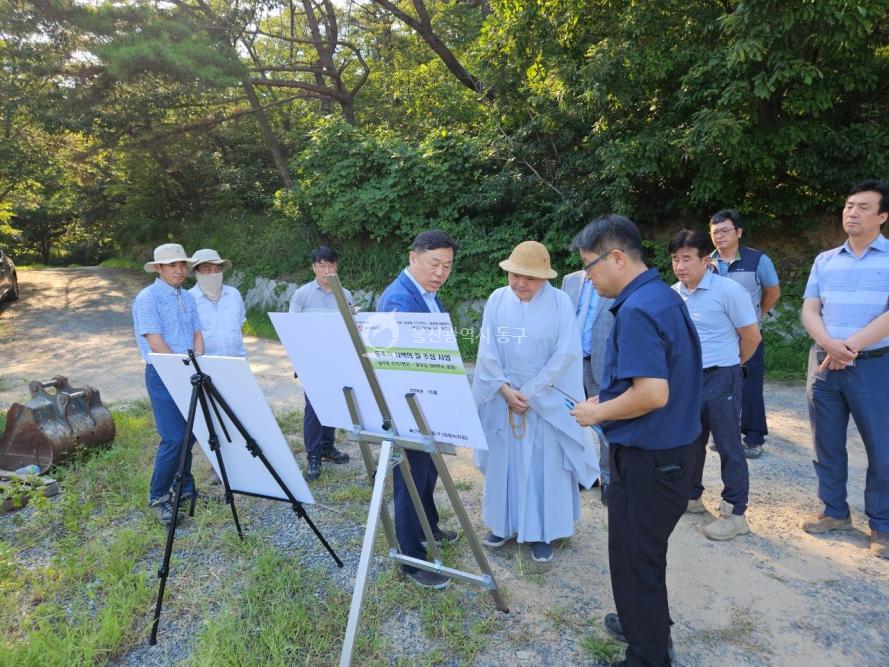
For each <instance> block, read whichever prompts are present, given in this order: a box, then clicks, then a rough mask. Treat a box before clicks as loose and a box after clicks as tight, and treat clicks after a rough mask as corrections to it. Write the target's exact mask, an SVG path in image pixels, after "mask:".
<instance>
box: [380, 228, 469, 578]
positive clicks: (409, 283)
mask: <svg viewBox="0 0 889 667" xmlns="http://www.w3.org/2000/svg"><path fill="white" fill-rule="evenodd" d="M456 253H457V242H456V241H454V239H452V238H451V237H450V236H449V235H448V234H446V233H445V232H442V231H440V230H435V229H434V230H430V231H427V232H421V233H420V234H418V235H417V237H416V238H415V239H414V242H413V244H412V245H411V251H410V253H409V255H408V266H407V268H406V269H404V271H402V272H401V273H400V274H399V275H398V277H397V278H396V279H395V280H393V281H392V283H391V284H390V285H389V286H388V287H387V288H386V289H385V291H384V292H383V294H382V295H381V296H380V300H379V302H378V303H377V312H400V313H444V312H445V309H444V306H443V305H442V303H441V299H440V298H439V297H438V290H439V289H441V287H442V286H443V285H444V284H445V282H447V279H448V276H449V275H450V274H451V268H452V267H453V265H454V257H455V255H456ZM404 455H405V456H407V459H408V461H409V462H410V466H411V477H413V480H414V483H415V484H416V486H417V491H418V492H419V494H420V499H421V500H422V502H423V507H424V509H425V510H426V518H427V519H428V520H429V525H430V527H431V528H432V534H433V536H434V537H435V539H436V541H438V542H453V541H454V540H455V539H457V533H455V532H453V531H448V530H442V529H441V528H439V526H438V510H437V509H436V508H435V499H434V497H433V494H434V492H435V483H436V482H437V481H438V472H437V471H436V470H435V465H434V464H433V463H432V457H431V456H429V454H426V453H424V452H417V451H412V450H405V451H404ZM392 486H393V490H394V495H395V534H396V536H397V537H398V544H399V546H400V547H401V552H402V553H403V554H404V555H405V556H411V557H413V558H421V559H424V560H425V559H426V546H425V540H424V537H423V530H422V528H421V527H420V520H419V519H418V518H417V513H416V511H415V510H414V506H413V503H412V502H411V497H410V494H409V493H408V490H407V486H406V485H405V482H404V476H403V475H402V472H401V466H396V467H395V472H394V474H393V483H392ZM402 567H403V569H404V572H405V574H407V576H409V577H410V578H411V579H412V580H413V581H414V582H415V583H416V584H417V585H419V586H423V587H425V588H434V589H442V588H447V585H448V584H449V583H450V580H449V579H448V578H447V577H443V576H441V575H440V574H436V573H434V572H427V571H425V570H418V569H416V568H413V567H410V566H407V565H403V566H402Z"/></svg>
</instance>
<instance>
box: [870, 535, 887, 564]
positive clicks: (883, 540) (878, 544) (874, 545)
mask: <svg viewBox="0 0 889 667" xmlns="http://www.w3.org/2000/svg"><path fill="white" fill-rule="evenodd" d="M870 552H871V553H872V554H873V555H874V556H876V557H877V558H889V533H887V532H881V531H879V530H872V531H870Z"/></svg>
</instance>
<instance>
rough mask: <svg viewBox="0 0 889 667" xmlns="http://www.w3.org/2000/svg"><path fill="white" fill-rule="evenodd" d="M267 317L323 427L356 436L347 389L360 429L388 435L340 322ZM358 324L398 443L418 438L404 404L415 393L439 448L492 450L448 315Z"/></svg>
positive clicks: (378, 318)
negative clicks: (407, 437)
mask: <svg viewBox="0 0 889 667" xmlns="http://www.w3.org/2000/svg"><path fill="white" fill-rule="evenodd" d="M269 317H270V318H271V320H272V324H274V326H275V329H276V330H277V332H278V337H279V338H280V339H281V342H282V343H283V344H284V348H285V349H286V350H287V354H288V355H289V356H290V360H291V362H292V363H293V368H294V369H295V370H296V372H297V374H298V375H299V378H300V380H301V381H302V383H303V388H304V389H305V391H306V394H307V395H308V397H309V399H310V400H311V402H312V407H313V408H314V409H315V412H316V413H317V415H318V418H319V420H320V421H321V423H322V424H324V425H325V426H335V427H339V428H346V429H351V428H352V419H351V417H350V416H349V410H348V407H347V405H346V402H345V399H344V396H343V387H352V389H353V390H354V391H355V396H356V398H357V403H358V409H359V412H360V413H361V419H362V422H363V424H362V426H363V427H364V428H365V429H367V430H369V431H375V432H379V433H383V430H382V422H383V419H382V415H381V414H380V411H379V408H378V407H377V404H376V401H375V400H374V397H373V394H372V393H371V390H370V385H369V384H368V382H367V378H366V377H365V374H364V370H363V369H362V366H361V362H360V360H359V358H358V355H357V354H356V353H355V348H354V346H353V344H352V339H351V338H350V337H349V332H348V330H347V329H346V324H345V323H344V322H343V320H342V317H341V316H340V314H339V313H338V312H331V313H269ZM355 321H356V324H357V325H358V329H359V332H360V334H361V336H362V339H363V341H364V344H365V346H366V347H367V350H368V358H369V359H370V361H371V363H372V365H373V366H374V369H375V370H376V375H377V378H378V379H379V382H380V387H381V389H382V391H383V395H384V396H385V398H386V404H387V405H388V406H389V410H390V411H391V413H392V419H393V421H394V423H395V427H396V428H397V430H398V432H399V433H400V434H401V435H418V434H419V429H418V428H417V424H416V422H415V421H414V418H413V415H412V414H411V411H410V408H409V407H408V404H407V402H406V401H405V394H408V393H413V394H415V395H416V396H417V401H418V402H419V404H420V407H421V408H422V411H423V414H424V416H425V417H426V420H427V421H428V423H429V427H430V429H431V430H432V432H433V433H434V435H435V438H436V440H439V441H440V442H445V443H449V444H453V445H457V446H459V447H469V448H472V449H487V448H488V446H487V443H486V442H485V435H484V431H483V430H482V426H481V423H480V422H479V418H478V412H477V411H476V408H475V402H474V401H473V400H472V392H471V391H470V388H469V382H468V380H467V377H466V370H465V368H464V367H463V360H462V358H461V357H460V352H459V350H458V348H457V339H456V337H455V335H454V329H453V327H452V326H451V321H450V317H449V316H448V315H447V314H445V313H358V314H357V315H356V316H355Z"/></svg>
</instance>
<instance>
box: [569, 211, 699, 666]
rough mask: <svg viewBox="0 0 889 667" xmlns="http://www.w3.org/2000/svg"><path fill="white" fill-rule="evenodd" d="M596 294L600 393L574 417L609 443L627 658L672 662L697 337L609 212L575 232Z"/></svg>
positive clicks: (617, 629) (608, 621) (617, 623)
mask: <svg viewBox="0 0 889 667" xmlns="http://www.w3.org/2000/svg"><path fill="white" fill-rule="evenodd" d="M576 243H577V246H578V248H579V249H580V256H581V257H582V258H583V260H584V262H585V266H584V270H585V271H586V273H587V277H588V278H590V279H591V280H592V281H593V284H594V285H595V286H596V291H597V292H598V293H599V295H600V296H603V297H608V298H612V299H614V304H613V305H612V306H611V312H612V313H613V314H614V327H613V328H612V330H611V335H610V336H609V338H608V346H607V351H606V353H605V368H604V372H603V375H602V390H601V391H600V392H599V396H598V397H593V398H590V399H588V400H587V401H586V402H584V403H579V404H577V406H576V407H575V408H574V409H573V410H571V414H572V415H573V416H574V417H575V419H577V422H578V423H579V424H580V425H581V426H591V425H593V424H601V425H602V428H603V430H604V431H605V435H606V437H607V438H608V442H609V444H610V447H609V450H610V451H609V458H610V467H611V483H610V484H609V487H608V561H609V565H610V569H611V588H612V591H613V593H614V603H615V605H616V607H617V613H616V614H613V613H612V614H607V615H606V616H605V621H604V622H605V629H606V630H608V631H609V632H610V633H611V634H613V635H615V636H616V637H618V638H619V639H622V640H624V641H626V642H627V643H628V647H627V654H626V660H625V662H620V663H613V664H621V665H623V664H626V665H669V664H671V662H670V660H671V659H670V658H669V657H668V655H669V646H670V623H671V621H670V610H669V606H668V604H667V583H666V569H667V543H668V540H669V538H670V534H671V533H672V532H673V529H674V528H675V527H676V524H677V522H678V521H679V518H680V517H681V516H682V514H683V513H684V512H685V508H686V506H687V504H688V496H689V494H690V493H691V485H692V475H693V469H694V464H695V455H694V451H693V448H692V443H693V442H694V441H695V439H696V438H697V437H698V434H699V433H700V432H701V422H700V411H701V387H702V382H701V377H702V372H701V368H702V366H701V343H700V341H699V339H698V334H697V331H696V329H695V325H694V322H692V320H691V316H690V315H689V313H688V309H687V308H686V307H685V303H683V301H682V299H681V298H680V296H679V295H678V294H676V292H674V291H673V290H672V289H670V287H669V286H668V285H667V284H666V283H664V282H663V281H662V280H660V279H659V278H658V272H657V270H656V269H649V268H648V267H647V266H646V265H645V263H644V262H643V261H642V239H641V237H640V236H639V230H638V229H637V228H636V225H634V224H633V223H632V222H630V221H629V220H627V219H626V218H624V217H621V216H619V215H613V214H612V215H607V216H603V217H601V218H599V219H597V220H594V221H593V222H591V223H590V224H589V225H587V226H586V227H585V228H584V229H583V230H582V231H581V232H580V234H578V236H577V238H576Z"/></svg>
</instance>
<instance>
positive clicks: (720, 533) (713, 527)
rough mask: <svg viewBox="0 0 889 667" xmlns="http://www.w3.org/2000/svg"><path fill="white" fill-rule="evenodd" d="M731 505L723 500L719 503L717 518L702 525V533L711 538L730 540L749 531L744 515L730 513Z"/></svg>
mask: <svg viewBox="0 0 889 667" xmlns="http://www.w3.org/2000/svg"><path fill="white" fill-rule="evenodd" d="M732 509H733V508H732V506H731V505H729V504H728V503H727V502H725V501H724V500H723V501H722V503H720V505H719V518H718V519H716V521H714V522H713V523H710V524H707V525H706V526H704V529H703V530H704V535H706V536H707V537H709V538H710V539H711V540H719V541H723V540H730V539H732V538H733V537H736V536H738V535H746V534H747V533H749V532H750V526H748V525H747V519H746V518H745V517H744V515H743V514H742V515H740V516H739V515H737V514H732Z"/></svg>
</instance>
